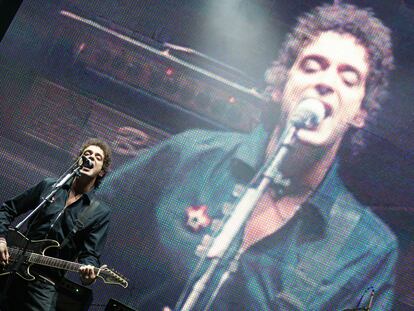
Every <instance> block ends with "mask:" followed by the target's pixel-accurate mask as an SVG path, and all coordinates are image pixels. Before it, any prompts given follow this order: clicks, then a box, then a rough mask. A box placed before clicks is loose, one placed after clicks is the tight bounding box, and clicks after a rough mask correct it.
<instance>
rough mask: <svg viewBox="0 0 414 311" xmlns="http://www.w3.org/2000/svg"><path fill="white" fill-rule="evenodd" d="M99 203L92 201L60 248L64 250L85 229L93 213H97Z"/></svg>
mask: <svg viewBox="0 0 414 311" xmlns="http://www.w3.org/2000/svg"><path fill="white" fill-rule="evenodd" d="M99 204H100V203H99V201H98V200H95V199H92V200H91V203H90V204H89V205H88V206H86V207H85V209H84V210H83V211H82V213H80V215H79V216H78V218H77V219H76V221H75V225H74V227H73V229H72V231H71V232H69V234H68V235H67V236H66V237H65V238H64V240H63V241H62V243H60V248H61V249H62V248H64V247H65V246H66V245H67V244H68V243H69V241H70V240H71V239H72V238H73V237H74V236H75V234H76V233H77V232H78V231H79V230H82V229H83V228H84V227H85V224H86V223H87V221H88V219H89V218H90V217H91V216H92V215H93V213H94V212H95V211H96V208H97V207H98V206H99Z"/></svg>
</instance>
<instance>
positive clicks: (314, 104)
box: [263, 98, 326, 186]
mask: <svg viewBox="0 0 414 311" xmlns="http://www.w3.org/2000/svg"><path fill="white" fill-rule="evenodd" d="M325 116H326V110H325V107H324V105H323V104H322V103H321V102H320V101H319V100H317V99H316V98H305V99H303V100H302V101H301V102H300V103H299V104H298V105H297V106H296V108H295V109H294V110H293V113H292V116H291V117H290V119H289V120H288V122H287V126H286V128H285V129H284V131H283V133H282V135H281V136H280V140H279V143H278V146H277V148H276V150H275V153H274V155H273V156H272V157H271V158H270V159H271V160H270V162H269V165H268V166H267V168H266V170H265V171H264V173H263V175H264V176H266V177H268V178H270V179H272V180H273V183H274V184H280V185H282V186H285V185H288V184H289V181H287V180H284V179H283V178H282V177H281V174H280V168H281V166H282V163H283V161H284V160H285V159H287V158H288V157H289V152H290V150H291V147H292V146H293V145H294V144H295V142H296V132H297V131H298V130H299V129H312V128H315V127H316V126H318V125H319V124H320V123H321V121H322V120H323V119H324V118H325Z"/></svg>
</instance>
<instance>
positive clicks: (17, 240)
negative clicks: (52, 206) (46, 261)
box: [0, 230, 60, 281]
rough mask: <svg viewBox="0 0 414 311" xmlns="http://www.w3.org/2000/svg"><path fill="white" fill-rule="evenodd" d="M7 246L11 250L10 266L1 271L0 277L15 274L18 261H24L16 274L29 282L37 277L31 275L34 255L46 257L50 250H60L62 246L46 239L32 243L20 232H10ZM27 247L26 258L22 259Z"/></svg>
mask: <svg viewBox="0 0 414 311" xmlns="http://www.w3.org/2000/svg"><path fill="white" fill-rule="evenodd" d="M7 246H8V248H9V255H10V258H9V264H8V265H7V266H5V267H2V268H1V269H0V276H1V275H6V274H10V273H12V272H13V269H14V268H15V266H16V264H17V263H18V262H17V260H19V258H20V259H22V262H21V264H20V265H19V267H18V269H17V270H16V273H17V274H18V275H19V276H20V277H21V278H23V279H25V280H27V281H33V280H34V279H35V277H34V276H33V275H32V274H31V273H30V268H31V266H33V264H32V263H30V256H32V254H41V255H44V254H45V252H46V251H47V250H48V249H51V248H59V246H60V244H59V243H58V242H57V241H55V240H50V239H45V240H38V241H30V240H29V239H28V238H26V237H25V236H24V235H23V234H21V233H20V232H18V231H15V230H10V231H9V233H8V236H7ZM25 247H26V252H25V254H24V257H23V258H21V254H22V253H23V249H24V248H25Z"/></svg>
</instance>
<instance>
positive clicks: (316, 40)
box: [0, 0, 414, 310]
mask: <svg viewBox="0 0 414 311" xmlns="http://www.w3.org/2000/svg"><path fill="white" fill-rule="evenodd" d="M382 2H383V3H382ZM382 2H378V1H374V0H364V1H345V0H343V1H317V0H313V1H302V0H294V1H290V2H286V1H278V0H274V1H271V0H268V1H262V0H252V1H242V0H232V1H207V0H206V1H192V0H188V1H146V0H143V1H132V0H131V1H129V0H121V1H80V0H62V1H52V0H44V1H33V0H24V1H23V2H22V4H21V6H20V8H19V10H18V12H17V13H16V15H15V16H14V18H13V20H12V22H11V23H10V26H9V27H8V29H7V32H5V34H4V36H3V38H2V40H1V43H0V71H1V78H0V141H1V143H0V168H1V169H0V201H1V203H2V202H5V201H7V200H9V199H11V198H13V197H15V196H17V195H19V194H20V193H22V192H24V191H25V190H26V189H28V188H29V187H31V186H34V185H36V184H38V183H39V182H40V181H41V180H43V179H44V178H47V177H52V178H58V177H59V176H61V175H63V174H64V173H65V172H66V171H67V169H68V168H69V167H70V166H71V165H72V163H73V161H74V159H75V157H76V156H77V154H78V152H79V150H80V148H81V146H82V144H83V143H84V142H85V141H86V140H87V139H88V138H99V139H101V140H104V141H106V142H107V143H108V144H109V145H110V147H111V148H112V165H111V167H110V170H109V172H108V173H107V175H106V176H105V177H104V179H103V181H102V183H101V184H100V186H99V188H98V189H97V190H96V194H97V198H98V199H99V200H100V201H101V202H103V203H104V204H106V205H107V206H109V207H110V210H111V220H110V229H109V232H108V235H107V238H106V243H105V248H104V249H103V251H102V256H101V258H100V262H101V264H106V265H108V267H109V268H111V269H114V271H117V272H116V273H120V274H121V275H122V276H123V277H125V278H126V279H127V280H128V286H127V287H126V288H124V287H123V286H119V284H108V283H105V282H103V280H102V279H99V278H98V280H97V281H96V282H95V283H94V284H93V285H91V287H90V288H91V289H92V292H93V300H92V301H88V302H87V306H86V308H87V309H89V310H104V309H105V308H108V307H107V305H108V301H110V300H111V301H116V302H117V303H118V306H123V307H124V308H131V309H132V310H163V308H167V307H168V308H170V309H171V310H414V294H413V293H414V268H413V260H414V243H413V238H412V237H413V236H414V207H413V203H412V202H413V199H414V198H413V193H414V191H413V177H414V169H413V151H414V140H413V139H412V137H413V134H414V131H413V129H414V127H413V122H412V120H413V116H414V109H413V105H412V103H411V99H412V98H413V96H414V92H413V88H412V85H413V83H414V78H413V76H414V75H413V61H414V57H413V54H412V48H413V42H414V41H413V34H414V5H413V4H412V3H411V1H408V0H404V1H382ZM334 3H335V4H334ZM335 5H336V7H335ZM332 6H333V7H332ZM315 7H319V8H321V7H322V8H324V9H318V10H319V11H317V12H319V13H318V14H319V15H317V14H316V13H312V14H316V15H309V14H308V15H306V14H305V13H306V12H312V10H313V9H314V8H315ZM367 8H369V9H367ZM343 11H346V13H343ZM303 14H305V15H303ZM300 16H302V18H301V19H299V20H298V18H299V17H300ZM304 16H305V17H304ZM373 16H375V17H373ZM298 22H299V26H297V25H298V24H297V23H298ZM353 23H356V24H357V25H358V27H360V28H358V27H357V26H355V24H353ZM317 27H319V28H317ZM361 29H362V30H361ZM388 30H389V33H388V32H387V31H388ZM292 31H293V32H292ZM364 31H365V33H364ZM288 34H290V35H288ZM388 36H389V37H388ZM286 38H288V39H287V41H285V39H286ZM361 38H363V39H361ZM392 53H393V54H392ZM392 55H393V56H392ZM307 99H311V100H307ZM298 106H300V107H299V108H298ZM315 106H317V108H315ZM318 107H319V108H318ZM318 109H322V111H323V112H322V116H321V118H320V120H316V121H315V120H314V118H316V119H317V118H318V113H319V112H318V111H319V110H318ZM297 115H299V117H297ZM309 115H311V116H309ZM315 116H316V117H315ZM297 119H298V121H297ZM292 120H293V121H292ZM312 122H316V123H315V124H313V123H312ZM311 123H312V124H311ZM288 129H290V130H291V131H290V130H289V131H288ZM292 133H293V134H292ZM326 133H327V134H326ZM282 134H283V135H282ZM291 134H292V135H293V136H292V137H291V138H292V140H289V139H288V138H286V136H289V135H291ZM325 134H326V135H325ZM281 150H282V151H281ZM278 152H281V153H278ZM283 152H286V154H285V155H283V156H285V158H279V156H280V157H282V153H283ZM278 161H279V162H278ZM273 164H274V165H275V169H274V170H271V169H269V166H271V165H273ZM61 191H65V190H61ZM249 204H250V207H249V208H250V209H249V208H248V206H249ZM33 207H34V206H33ZM46 208H47V207H46ZM0 213H1V211H0ZM21 219H22V215H21V216H19V217H16V220H15V221H14V222H13V225H16V223H17V222H18V220H21ZM74 261H76V259H74ZM65 277H66V278H67V279H69V280H70V281H71V282H75V283H78V284H80V280H79V276H78V275H77V273H74V272H68V273H67V274H66V276H65ZM107 281H108V280H107ZM115 283H116V282H115ZM72 294H73V295H75V296H76V294H75V293H72ZM72 294H71V295H72ZM85 304H86V302H85ZM60 307H61V306H60Z"/></svg>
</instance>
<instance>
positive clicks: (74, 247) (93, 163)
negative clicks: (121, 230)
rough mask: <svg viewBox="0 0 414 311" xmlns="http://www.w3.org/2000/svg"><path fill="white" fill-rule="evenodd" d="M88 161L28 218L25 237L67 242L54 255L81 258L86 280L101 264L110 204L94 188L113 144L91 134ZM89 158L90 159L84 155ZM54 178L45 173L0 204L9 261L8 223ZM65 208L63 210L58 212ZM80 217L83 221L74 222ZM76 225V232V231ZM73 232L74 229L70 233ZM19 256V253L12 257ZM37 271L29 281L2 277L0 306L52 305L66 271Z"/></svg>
mask: <svg viewBox="0 0 414 311" xmlns="http://www.w3.org/2000/svg"><path fill="white" fill-rule="evenodd" d="M79 157H83V159H85V161H88V162H89V165H87V166H86V165H83V166H82V167H81V169H80V171H79V173H80V174H79V176H76V177H74V178H73V179H71V180H69V181H68V182H67V183H66V184H65V185H63V187H62V189H60V190H59V191H58V192H57V193H56V194H55V196H54V197H53V198H52V200H51V202H50V203H49V204H47V205H46V206H45V207H43V208H42V209H41V210H40V211H39V212H38V213H37V214H36V215H34V218H32V219H31V220H30V222H29V224H28V228H29V230H28V232H27V237H28V238H29V239H31V240H42V239H53V240H56V241H58V242H59V243H61V244H62V243H63V244H62V247H61V248H60V249H59V250H58V251H57V252H56V254H55V253H53V256H54V257H58V258H61V259H65V260H69V261H74V260H77V261H78V262H79V263H81V264H83V266H81V268H80V271H79V274H80V278H81V281H82V283H83V284H84V285H89V284H92V283H93V282H94V280H95V279H96V277H97V275H96V273H95V269H94V267H99V257H100V255H101V252H102V250H103V247H104V244H105V240H106V236H107V232H108V228H109V217H110V209H109V207H108V206H107V205H105V204H103V203H101V202H99V201H98V200H97V199H96V195H95V192H94V190H95V189H96V188H97V187H98V186H99V184H100V183H101V181H102V179H103V178H104V176H105V174H106V172H107V171H108V168H109V165H110V163H111V150H110V147H109V146H108V144H107V143H105V142H103V141H101V140H98V139H89V140H88V141H86V142H85V144H84V145H83V147H82V148H81V150H80V152H79ZM86 159H87V160H86ZM55 182H56V179H52V178H46V179H44V180H43V181H41V182H40V183H39V184H37V185H36V186H34V187H32V188H30V189H28V190H27V191H25V192H24V193H22V194H20V195H18V196H16V197H15V198H13V199H11V200H9V201H6V202H5V203H4V204H3V205H2V206H1V208H0V262H1V264H2V265H7V264H11V259H10V256H9V252H8V245H7V235H8V227H9V226H10V224H11V222H12V221H13V219H14V218H15V217H16V216H18V215H20V214H22V213H25V212H27V211H29V210H31V209H34V208H35V207H36V206H37V205H38V204H39V203H40V202H41V200H42V198H43V197H46V196H47V195H48V194H49V193H50V192H51V190H52V189H53V185H54V184H55ZM62 211H63V213H62V214H60V213H61V212H62ZM77 220H80V221H81V222H82V225H81V226H79V225H75V223H76V221H77ZM75 227H76V230H75V231H76V232H72V231H73V230H74V228H75ZM71 232H72V233H71ZM14 259H16V258H14ZM31 273H32V274H33V275H34V276H35V277H36V279H35V280H34V281H25V280H23V279H22V278H20V277H18V276H17V275H15V276H13V278H12V279H11V281H9V282H7V281H6V279H5V277H4V276H3V277H2V278H1V280H0V281H1V282H2V284H3V287H4V286H6V287H7V288H6V290H5V291H3V294H4V295H3V296H5V297H3V299H5V302H3V304H2V306H1V310H3V309H5V310H20V311H21V310H54V309H55V304H56V298H57V297H56V284H57V282H59V280H60V279H61V278H62V277H63V271H61V270H56V269H53V268H43V267H42V268H36V267H32V268H31Z"/></svg>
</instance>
